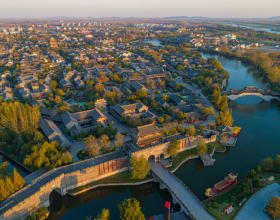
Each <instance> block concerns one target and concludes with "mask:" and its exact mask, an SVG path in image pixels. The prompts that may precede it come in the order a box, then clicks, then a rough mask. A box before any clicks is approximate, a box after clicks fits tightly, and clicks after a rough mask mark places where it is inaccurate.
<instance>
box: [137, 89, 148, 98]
mask: <svg viewBox="0 0 280 220" xmlns="http://www.w3.org/2000/svg"><path fill="white" fill-rule="evenodd" d="M136 95H137V97H138V98H139V99H142V98H145V97H146V96H147V95H148V92H147V91H146V90H144V89H139V90H137V92H136Z"/></svg>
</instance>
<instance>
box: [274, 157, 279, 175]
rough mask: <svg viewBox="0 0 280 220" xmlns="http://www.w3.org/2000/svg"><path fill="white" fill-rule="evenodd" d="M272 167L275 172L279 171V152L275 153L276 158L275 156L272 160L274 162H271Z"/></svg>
mask: <svg viewBox="0 0 280 220" xmlns="http://www.w3.org/2000/svg"><path fill="white" fill-rule="evenodd" d="M273 168H274V169H275V170H276V171H277V172H279V171H280V155H279V154H277V155H276V158H275V160H274V162H273Z"/></svg>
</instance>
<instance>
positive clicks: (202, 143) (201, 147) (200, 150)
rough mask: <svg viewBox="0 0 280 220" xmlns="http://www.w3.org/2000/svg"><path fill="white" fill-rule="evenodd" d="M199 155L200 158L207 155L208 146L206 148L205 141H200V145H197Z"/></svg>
mask: <svg viewBox="0 0 280 220" xmlns="http://www.w3.org/2000/svg"><path fill="white" fill-rule="evenodd" d="M197 153H198V155H200V156H201V155H203V154H206V153H207V146H206V144H205V141H204V140H200V141H198V143H197Z"/></svg>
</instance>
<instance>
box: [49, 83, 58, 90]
mask: <svg viewBox="0 0 280 220" xmlns="http://www.w3.org/2000/svg"><path fill="white" fill-rule="evenodd" d="M50 87H51V90H52V91H54V90H55V89H56V87H57V82H56V81H51V84H50Z"/></svg>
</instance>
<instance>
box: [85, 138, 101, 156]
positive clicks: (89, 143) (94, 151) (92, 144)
mask: <svg viewBox="0 0 280 220" xmlns="http://www.w3.org/2000/svg"><path fill="white" fill-rule="evenodd" d="M83 142H84V144H85V145H86V148H87V150H86V151H87V153H88V154H89V155H90V156H91V157H95V156H96V155H98V152H99V150H100V145H99V143H98V141H97V139H96V137H94V136H92V135H89V136H88V137H87V138H85V139H84V141H83Z"/></svg>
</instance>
